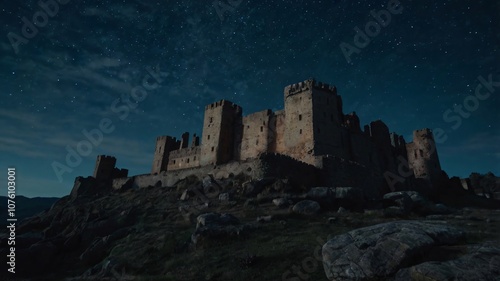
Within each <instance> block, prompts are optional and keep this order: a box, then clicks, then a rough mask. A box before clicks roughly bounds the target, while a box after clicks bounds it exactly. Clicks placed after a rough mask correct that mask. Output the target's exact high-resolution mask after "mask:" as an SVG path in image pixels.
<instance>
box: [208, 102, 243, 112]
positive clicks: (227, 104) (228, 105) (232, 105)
mask: <svg viewBox="0 0 500 281" xmlns="http://www.w3.org/2000/svg"><path fill="white" fill-rule="evenodd" d="M219 106H222V107H224V108H233V109H234V110H235V112H242V111H243V110H242V109H241V106H239V105H237V104H235V103H233V102H230V101H228V100H220V101H217V102H214V103H211V104H209V105H207V106H205V110H209V109H214V108H217V107H219Z"/></svg>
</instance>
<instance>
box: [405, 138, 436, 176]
mask: <svg viewBox="0 0 500 281" xmlns="http://www.w3.org/2000/svg"><path fill="white" fill-rule="evenodd" d="M406 150H407V152H408V164H409V166H410V169H412V170H413V172H414V174H415V177H416V178H423V179H428V180H431V181H432V180H434V179H436V178H437V177H438V176H439V175H440V173H441V164H440V163H439V157H438V154H437V149H436V143H435V141H434V136H433V134H432V131H431V130H430V129H421V130H415V131H413V142H410V143H407V144H406Z"/></svg>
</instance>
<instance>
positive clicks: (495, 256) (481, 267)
mask: <svg viewBox="0 0 500 281" xmlns="http://www.w3.org/2000/svg"><path fill="white" fill-rule="evenodd" d="M467 252H468V253H469V254H466V255H464V256H462V257H460V258H457V259H452V260H448V261H429V262H424V263H421V264H418V265H415V266H412V267H409V268H405V269H402V270H400V271H399V272H398V273H397V274H396V278H395V281H405V280H499V276H500V247H499V246H498V244H493V243H486V244H483V245H479V246H469V247H468V249H467Z"/></svg>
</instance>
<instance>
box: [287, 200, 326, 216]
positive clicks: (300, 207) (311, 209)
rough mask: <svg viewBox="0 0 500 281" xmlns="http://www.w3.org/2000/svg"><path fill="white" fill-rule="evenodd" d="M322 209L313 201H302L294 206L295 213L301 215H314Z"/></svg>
mask: <svg viewBox="0 0 500 281" xmlns="http://www.w3.org/2000/svg"><path fill="white" fill-rule="evenodd" d="M320 209H321V207H320V206H319V204H318V202H316V201H312V200H302V201H300V202H298V203H297V204H295V206H293V209H292V210H293V212H294V213H297V214H301V215H314V214H316V213H318V212H319V210H320Z"/></svg>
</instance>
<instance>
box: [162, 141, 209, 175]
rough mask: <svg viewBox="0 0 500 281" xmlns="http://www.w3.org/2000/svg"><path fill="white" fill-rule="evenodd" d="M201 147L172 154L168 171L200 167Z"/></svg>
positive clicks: (182, 149)
mask: <svg viewBox="0 0 500 281" xmlns="http://www.w3.org/2000/svg"><path fill="white" fill-rule="evenodd" d="M200 155H201V147H200V146H195V147H187V148H181V149H178V150H174V151H172V152H170V155H169V161H168V168H167V171H173V170H179V169H186V168H193V167H199V166H200Z"/></svg>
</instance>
